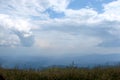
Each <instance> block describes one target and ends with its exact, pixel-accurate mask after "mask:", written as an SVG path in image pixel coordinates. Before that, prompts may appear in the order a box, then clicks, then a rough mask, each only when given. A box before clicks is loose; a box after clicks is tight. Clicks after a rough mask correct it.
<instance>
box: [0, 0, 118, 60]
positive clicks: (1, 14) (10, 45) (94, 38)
mask: <svg viewBox="0 0 120 80" xmlns="http://www.w3.org/2000/svg"><path fill="white" fill-rule="evenodd" d="M119 53H120V0H0V55H1V57H3V56H11V57H12V58H13V57H14V58H15V59H16V57H18V56H37V57H38V56H39V57H47V58H49V57H52V58H59V57H64V56H83V55H94V54H98V55H99V54H119Z"/></svg>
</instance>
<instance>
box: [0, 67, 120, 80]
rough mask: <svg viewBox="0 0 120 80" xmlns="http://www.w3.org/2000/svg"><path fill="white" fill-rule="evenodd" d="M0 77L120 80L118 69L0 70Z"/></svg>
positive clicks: (29, 79) (55, 79)
mask: <svg viewBox="0 0 120 80" xmlns="http://www.w3.org/2000/svg"><path fill="white" fill-rule="evenodd" d="M0 75H2V76H3V77H4V78H5V79H6V80H120V67H119V66H108V67H102V66H101V67H100V66H99V67H94V68H78V67H74V66H69V67H64V68H60V67H50V68H47V69H42V70H39V69H38V70H34V69H29V70H27V69H26V70H20V69H16V68H15V69H4V68H0Z"/></svg>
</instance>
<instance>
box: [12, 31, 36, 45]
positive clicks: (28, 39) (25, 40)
mask: <svg viewBox="0 0 120 80" xmlns="http://www.w3.org/2000/svg"><path fill="white" fill-rule="evenodd" d="M14 33H15V34H16V35H17V36H18V37H19V39H20V42H21V43H22V45H23V46H25V47H30V46H32V45H33V44H34V36H33V35H31V34H30V33H26V32H20V31H14ZM25 35H27V36H25Z"/></svg>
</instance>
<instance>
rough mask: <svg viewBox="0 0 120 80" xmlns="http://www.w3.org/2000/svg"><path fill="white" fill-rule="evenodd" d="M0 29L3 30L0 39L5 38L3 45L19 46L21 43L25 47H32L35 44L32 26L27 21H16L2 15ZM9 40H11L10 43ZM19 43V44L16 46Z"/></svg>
mask: <svg viewBox="0 0 120 80" xmlns="http://www.w3.org/2000/svg"><path fill="white" fill-rule="evenodd" d="M0 27H1V29H2V30H3V31H2V32H0V33H1V36H0V37H1V38H2V37H4V38H2V39H1V40H0V43H1V45H6V44H7V45H18V44H20V43H19V42H20V41H21V43H22V44H23V46H31V45H32V44H33V42H34V38H33V34H32V32H31V30H30V24H29V22H28V21H27V20H23V19H15V18H12V17H10V16H9V15H4V14H0ZM7 36H8V37H7ZM5 38H6V39H5ZM12 38H13V39H12ZM9 39H11V40H10V41H9ZM7 41H8V42H7ZM17 42H18V44H16V43H17ZM7 45H6V46H7Z"/></svg>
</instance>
